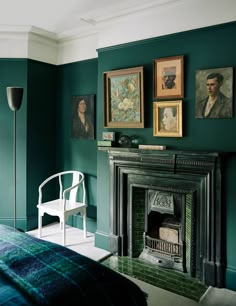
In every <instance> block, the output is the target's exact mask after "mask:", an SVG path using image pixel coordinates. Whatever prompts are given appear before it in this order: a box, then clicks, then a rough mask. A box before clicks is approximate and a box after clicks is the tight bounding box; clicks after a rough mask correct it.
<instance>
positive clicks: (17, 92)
mask: <svg viewBox="0 0 236 306" xmlns="http://www.w3.org/2000/svg"><path fill="white" fill-rule="evenodd" d="M22 97H23V87H7V100H8V104H9V107H10V109H11V110H13V111H17V110H18V109H19V108H20V107H21V103H22Z"/></svg>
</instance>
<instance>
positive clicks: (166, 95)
mask: <svg viewBox="0 0 236 306" xmlns="http://www.w3.org/2000/svg"><path fill="white" fill-rule="evenodd" d="M153 73H154V76H153V80H154V99H178V98H183V97H184V56H183V55H180V56H172V57H165V58H159V59H155V60H154V67H153Z"/></svg>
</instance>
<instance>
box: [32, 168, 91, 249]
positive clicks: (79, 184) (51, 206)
mask: <svg viewBox="0 0 236 306" xmlns="http://www.w3.org/2000/svg"><path fill="white" fill-rule="evenodd" d="M66 175H67V176H71V177H70V178H68V180H69V179H70V181H71V185H70V187H67V188H64V186H63V183H64V185H65V181H66V180H65V176H66ZM54 179H56V180H57V179H58V183H59V198H58V199H55V200H52V201H48V202H43V200H42V198H43V195H42V189H43V187H44V186H45V185H46V184H47V183H49V182H50V181H53V180H54ZM67 184H68V181H67ZM38 191H39V199H38V205H37V207H38V237H39V238H41V237H42V217H43V215H44V213H46V214H48V215H51V216H58V217H59V220H60V225H61V229H62V235H63V240H62V242H63V245H66V221H67V219H68V217H69V216H71V215H76V214H78V213H80V214H81V215H82V216H83V230H84V238H86V236H87V229H86V207H87V205H86V204H85V196H86V191H85V182H84V174H83V173H82V172H80V171H64V172H60V173H56V174H54V175H52V176H50V177H48V178H47V179H46V180H44V181H43V182H42V183H41V184H40V186H39V188H38ZM78 191H81V192H82V194H81V198H82V201H81V202H77V193H78Z"/></svg>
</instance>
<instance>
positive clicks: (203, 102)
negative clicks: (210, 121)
mask: <svg viewBox="0 0 236 306" xmlns="http://www.w3.org/2000/svg"><path fill="white" fill-rule="evenodd" d="M232 91H233V68H232V67H228V68H219V69H207V70H198V71H197V72H196V101H195V117H196V118H232V116H233V92H232Z"/></svg>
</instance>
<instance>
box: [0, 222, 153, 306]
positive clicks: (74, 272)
mask: <svg viewBox="0 0 236 306" xmlns="http://www.w3.org/2000/svg"><path fill="white" fill-rule="evenodd" d="M0 273H4V275H5V276H7V277H8V279H10V280H11V281H12V282H13V283H14V285H16V286H17V287H18V288H19V290H21V291H22V293H24V294H26V295H27V296H28V298H29V300H30V301H31V302H32V304H34V305H36V304H38V305H51V306H52V305H57V306H59V305H67V306H68V305H72V303H71V301H72V300H73V301H75V304H76V305H80V306H92V305H95V304H99V305H103V306H106V305H107V306H108V305H109V306H111V305H113V306H133V305H135V306H145V305H147V304H146V296H145V294H144V293H143V292H142V291H141V290H140V288H139V287H138V286H137V285H135V284H134V283H133V282H131V281H130V280H128V279H127V278H125V277H124V276H122V275H120V274H119V273H117V272H115V271H112V270H111V269H109V268H107V267H105V266H103V265H102V264H100V263H98V262H96V261H94V260H92V259H89V258H87V257H85V256H83V255H80V254H78V253H76V252H74V251H72V250H70V249H68V248H66V247H63V246H61V245H58V244H55V243H51V242H46V241H43V240H41V239H38V238H35V237H32V236H30V235H28V234H26V233H23V232H20V231H18V230H16V229H14V228H12V227H9V226H6V225H0Z"/></svg>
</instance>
